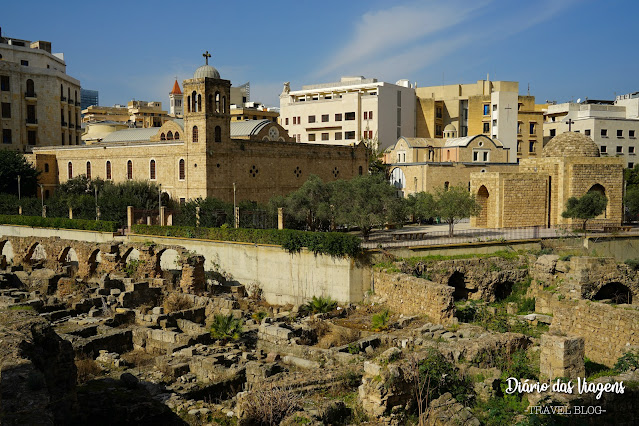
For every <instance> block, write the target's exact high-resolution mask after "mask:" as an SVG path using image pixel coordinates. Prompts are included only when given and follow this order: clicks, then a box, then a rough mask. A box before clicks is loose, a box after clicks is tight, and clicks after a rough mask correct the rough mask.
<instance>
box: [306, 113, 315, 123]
mask: <svg viewBox="0 0 639 426" xmlns="http://www.w3.org/2000/svg"><path fill="white" fill-rule="evenodd" d="M308 122H309V123H315V116H314V115H309V116H308Z"/></svg>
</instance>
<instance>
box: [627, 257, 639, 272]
mask: <svg viewBox="0 0 639 426" xmlns="http://www.w3.org/2000/svg"><path fill="white" fill-rule="evenodd" d="M624 263H625V264H626V265H628V266H629V267H630V268H631V269H633V270H635V271H637V270H639V260H637V259H627V260H626V261H625V262H624Z"/></svg>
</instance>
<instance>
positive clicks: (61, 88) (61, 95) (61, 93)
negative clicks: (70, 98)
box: [60, 85, 64, 98]
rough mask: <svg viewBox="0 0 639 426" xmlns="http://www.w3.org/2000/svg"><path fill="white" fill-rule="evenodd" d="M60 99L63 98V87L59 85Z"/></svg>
mask: <svg viewBox="0 0 639 426" xmlns="http://www.w3.org/2000/svg"><path fill="white" fill-rule="evenodd" d="M60 98H64V87H62V85H60Z"/></svg>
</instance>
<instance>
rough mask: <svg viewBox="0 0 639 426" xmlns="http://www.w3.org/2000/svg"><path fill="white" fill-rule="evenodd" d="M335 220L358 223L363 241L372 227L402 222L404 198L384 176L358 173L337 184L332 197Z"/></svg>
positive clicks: (347, 223) (344, 223)
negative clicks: (358, 174) (399, 195)
mask: <svg viewBox="0 0 639 426" xmlns="http://www.w3.org/2000/svg"><path fill="white" fill-rule="evenodd" d="M331 202H332V205H333V206H334V209H335V220H336V222H337V223H339V224H341V225H346V226H357V227H358V228H359V229H360V230H361V231H362V235H363V237H364V239H365V240H367V241H368V237H369V236H370V232H371V230H372V229H373V227H375V226H382V225H384V224H385V223H388V222H392V223H401V222H403V220H404V212H405V209H404V205H405V204H404V200H403V199H402V198H399V197H398V196H397V190H396V189H395V188H394V187H393V186H391V185H390V184H389V183H388V181H387V180H386V177H385V176H383V175H379V174H377V175H363V176H357V177H355V178H353V179H351V180H350V181H347V182H342V183H339V184H336V186H335V187H334V191H333V197H331Z"/></svg>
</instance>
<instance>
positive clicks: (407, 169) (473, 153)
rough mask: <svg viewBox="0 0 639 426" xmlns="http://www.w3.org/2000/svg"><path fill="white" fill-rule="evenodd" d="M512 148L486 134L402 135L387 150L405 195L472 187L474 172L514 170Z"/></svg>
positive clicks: (395, 178)
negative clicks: (471, 177) (458, 135)
mask: <svg viewBox="0 0 639 426" xmlns="http://www.w3.org/2000/svg"><path fill="white" fill-rule="evenodd" d="M509 156H510V153H509V149H508V148H504V146H503V144H502V143H501V142H500V141H499V140H497V139H491V138H489V137H487V136H484V135H477V136H466V137H462V138H451V139H442V138H404V137H402V138H400V139H399V140H398V141H397V143H396V144H395V145H394V146H392V147H389V148H387V149H386V150H385V151H384V157H383V160H384V163H385V164H388V165H389V170H390V181H391V184H393V185H394V186H395V187H396V188H397V189H398V190H399V191H401V193H402V195H403V196H405V197H407V196H408V195H410V194H414V193H417V192H431V193H433V192H434V191H435V190H436V189H437V188H442V187H446V188H447V187H449V186H459V185H461V186H464V187H467V188H470V174H471V173H473V172H481V173H485V172H495V171H508V170H514V168H515V167H516V164H512V163H509V161H508V160H509Z"/></svg>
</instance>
